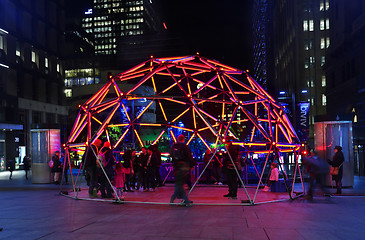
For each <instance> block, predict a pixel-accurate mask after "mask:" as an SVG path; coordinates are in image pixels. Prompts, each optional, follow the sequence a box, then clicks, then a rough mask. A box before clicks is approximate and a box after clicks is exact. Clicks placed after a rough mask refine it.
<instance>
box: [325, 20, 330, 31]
mask: <svg viewBox="0 0 365 240" xmlns="http://www.w3.org/2000/svg"><path fill="white" fill-rule="evenodd" d="M326 29H327V30H328V29H330V20H329V19H328V18H327V19H326Z"/></svg>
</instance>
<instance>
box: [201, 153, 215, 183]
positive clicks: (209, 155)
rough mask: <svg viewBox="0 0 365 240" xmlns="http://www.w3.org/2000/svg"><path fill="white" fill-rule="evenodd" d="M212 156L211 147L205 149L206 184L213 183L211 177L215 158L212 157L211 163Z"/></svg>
mask: <svg viewBox="0 0 365 240" xmlns="http://www.w3.org/2000/svg"><path fill="white" fill-rule="evenodd" d="M212 156H213V154H212V152H211V151H210V149H207V151H205V154H204V157H203V162H204V167H205V168H206V169H205V183H206V184H211V183H212V181H211V179H212V171H213V162H214V159H212V161H210V163H209V160H210V159H211V158H212ZM208 164H209V165H208ZM207 165H208V166H207Z"/></svg>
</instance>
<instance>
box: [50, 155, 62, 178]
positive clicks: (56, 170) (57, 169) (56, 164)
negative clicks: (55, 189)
mask: <svg viewBox="0 0 365 240" xmlns="http://www.w3.org/2000/svg"><path fill="white" fill-rule="evenodd" d="M52 161H53V167H52V169H51V172H52V173H53V174H54V175H53V180H54V183H55V184H60V174H61V171H62V164H61V161H60V151H56V152H55V154H54V155H53V156H52Z"/></svg>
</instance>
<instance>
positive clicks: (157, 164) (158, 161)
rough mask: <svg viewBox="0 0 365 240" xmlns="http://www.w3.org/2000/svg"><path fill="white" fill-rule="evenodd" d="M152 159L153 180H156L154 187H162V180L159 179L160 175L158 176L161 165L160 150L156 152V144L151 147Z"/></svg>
mask: <svg viewBox="0 0 365 240" xmlns="http://www.w3.org/2000/svg"><path fill="white" fill-rule="evenodd" d="M152 158H153V159H154V162H155V178H156V186H157V187H162V179H161V174H160V167H161V164H162V160H161V152H160V150H158V144H157V143H156V144H154V145H153V156H152Z"/></svg>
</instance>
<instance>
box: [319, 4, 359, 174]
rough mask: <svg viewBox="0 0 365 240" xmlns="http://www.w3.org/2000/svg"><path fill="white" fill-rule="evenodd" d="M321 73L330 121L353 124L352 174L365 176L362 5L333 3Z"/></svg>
mask: <svg viewBox="0 0 365 240" xmlns="http://www.w3.org/2000/svg"><path fill="white" fill-rule="evenodd" d="M330 16H331V20H332V23H333V25H334V26H336V27H335V28H332V30H331V33H330V34H331V35H330V38H331V45H330V48H329V49H328V50H329V51H328V54H327V62H326V64H325V65H324V71H325V73H326V79H327V91H326V95H327V111H328V118H329V120H332V121H335V120H339V121H352V129H353V144H354V163H355V165H354V169H355V174H358V175H361V176H363V175H365V163H364V146H365V111H364V109H365V105H364V103H365V69H364V68H363V66H364V64H365V59H364V55H365V42H364V39H365V2H364V1H361V0H353V1H351V2H344V1H340V0H332V1H331V8H330Z"/></svg>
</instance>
